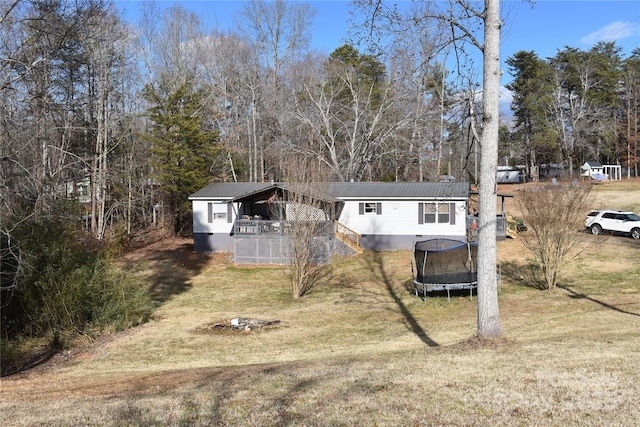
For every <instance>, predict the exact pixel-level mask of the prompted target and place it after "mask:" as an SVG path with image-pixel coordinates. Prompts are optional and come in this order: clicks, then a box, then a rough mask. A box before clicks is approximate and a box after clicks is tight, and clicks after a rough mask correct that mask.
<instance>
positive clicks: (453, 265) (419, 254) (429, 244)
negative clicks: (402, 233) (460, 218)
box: [413, 239, 478, 296]
mask: <svg viewBox="0 0 640 427" xmlns="http://www.w3.org/2000/svg"><path fill="white" fill-rule="evenodd" d="M477 255H478V245H477V243H475V242H460V241H457V240H450V239H432V240H424V241H420V242H416V243H415V246H414V258H415V263H416V270H417V271H416V275H415V278H414V280H413V283H414V289H415V292H416V295H417V294H418V292H419V291H421V292H422V293H423V295H424V296H426V293H427V292H429V291H445V290H446V291H447V295H448V296H449V291H450V290H457V289H470V290H471V291H473V289H474V288H476V287H477V286H478V273H477V264H476V261H477Z"/></svg>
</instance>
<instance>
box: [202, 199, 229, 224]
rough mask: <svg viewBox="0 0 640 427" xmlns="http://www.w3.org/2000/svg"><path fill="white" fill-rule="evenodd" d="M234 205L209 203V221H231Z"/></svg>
mask: <svg viewBox="0 0 640 427" xmlns="http://www.w3.org/2000/svg"><path fill="white" fill-rule="evenodd" d="M231 215H232V206H231V203H225V204H222V203H212V202H209V203H207V222H208V223H209V224H211V223H212V222H214V221H226V222H231Z"/></svg>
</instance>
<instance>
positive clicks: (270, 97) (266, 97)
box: [238, 0, 315, 180]
mask: <svg viewBox="0 0 640 427" xmlns="http://www.w3.org/2000/svg"><path fill="white" fill-rule="evenodd" d="M314 15H315V11H314V10H313V9H311V7H310V6H309V5H308V4H304V3H297V2H287V1H285V0H274V1H269V2H265V1H261V0H250V1H248V2H247V3H246V5H245V7H244V8H243V9H242V11H241V12H240V15H239V20H240V23H239V26H238V28H239V30H240V33H241V34H242V35H244V36H245V37H246V39H247V40H248V41H250V42H251V43H252V45H253V46H255V48H256V49H257V50H258V52H260V54H261V57H262V60H263V62H262V66H263V70H264V72H263V73H264V74H265V75H266V76H267V82H265V84H264V86H263V88H262V91H263V93H262V96H260V97H256V98H255V100H256V101H262V102H261V103H257V102H256V103H255V104H254V106H253V108H257V109H258V111H257V112H255V114H256V116H255V117H256V118H259V119H260V123H259V126H260V130H258V126H257V125H258V123H256V126H254V128H253V131H254V132H255V134H254V135H253V139H254V140H256V141H258V140H260V147H259V148H260V153H259V156H260V161H259V163H260V171H259V180H264V179H265V178H266V174H267V169H268V168H267V165H266V162H267V161H269V160H270V161H272V162H275V163H277V164H276V165H275V170H272V171H271V172H270V175H271V177H272V178H276V177H277V176H280V177H281V178H282V179H283V178H284V176H283V164H282V154H281V153H282V146H281V142H282V141H281V140H282V139H283V136H282V133H283V130H282V125H281V123H280V120H281V116H280V115H279V114H277V112H279V111H282V110H283V109H284V108H283V104H284V98H283V93H282V90H281V89H282V86H283V85H282V84H281V78H282V73H283V70H284V68H285V67H286V66H288V65H291V63H292V62H293V61H294V60H295V58H296V57H297V56H299V55H301V54H303V53H304V52H305V51H306V50H307V48H308V46H309V39H310V37H311V33H310V30H311V23H312V21H313V17H314Z"/></svg>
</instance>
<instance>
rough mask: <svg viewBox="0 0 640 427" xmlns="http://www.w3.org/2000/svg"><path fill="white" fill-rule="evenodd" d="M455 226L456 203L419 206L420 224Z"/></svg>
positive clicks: (428, 203)
mask: <svg viewBox="0 0 640 427" xmlns="http://www.w3.org/2000/svg"><path fill="white" fill-rule="evenodd" d="M436 223H438V224H455V203H444V202H442V203H440V202H425V203H420V204H419V205H418V224H436Z"/></svg>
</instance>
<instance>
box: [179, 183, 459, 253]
mask: <svg viewBox="0 0 640 427" xmlns="http://www.w3.org/2000/svg"><path fill="white" fill-rule="evenodd" d="M294 187H296V185H292V184H286V183H212V184H209V185H208V186H207V187H205V188H203V189H201V190H200V191H198V192H196V193H194V194H192V195H191V196H190V197H189V200H191V202H192V204H193V234H194V249H195V251H196V252H222V251H233V252H234V259H235V262H236V263H248V264H250V263H254V264H271V263H273V264H278V263H282V259H281V257H282V253H283V250H284V247H283V245H285V244H286V239H283V237H286V236H287V229H288V227H291V226H292V225H293V224H295V222H296V221H304V220H307V221H308V220H313V221H319V222H321V223H322V224H323V225H324V227H323V228H322V229H323V230H324V233H323V236H324V237H323V239H324V240H323V241H322V244H325V245H327V246H331V247H334V248H339V247H340V246H342V244H343V243H344V244H345V245H351V246H354V245H355V246H357V247H359V248H362V249H369V250H394V249H411V248H412V247H413V243H414V242H415V241H416V240H421V239H424V238H448V239H454V240H460V241H466V236H467V224H466V218H467V213H468V199H469V190H470V189H469V184H468V183H448V182H447V183H443V182H401V183H397V182H333V183H322V184H317V185H316V191H315V196H314V199H316V200H317V201H318V202H319V203H317V204H314V206H307V208H306V209H301V207H300V203H295V202H294V199H295V197H292V196H293V195H294V193H295V192H296V191H299V190H297V189H296V188H294ZM318 188H320V190H318ZM336 243H338V244H336ZM334 251H335V249H334Z"/></svg>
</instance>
